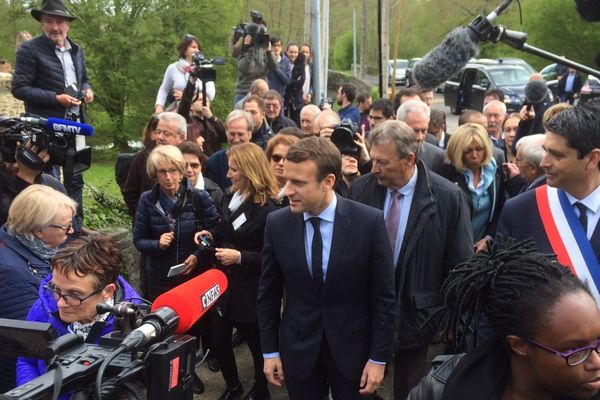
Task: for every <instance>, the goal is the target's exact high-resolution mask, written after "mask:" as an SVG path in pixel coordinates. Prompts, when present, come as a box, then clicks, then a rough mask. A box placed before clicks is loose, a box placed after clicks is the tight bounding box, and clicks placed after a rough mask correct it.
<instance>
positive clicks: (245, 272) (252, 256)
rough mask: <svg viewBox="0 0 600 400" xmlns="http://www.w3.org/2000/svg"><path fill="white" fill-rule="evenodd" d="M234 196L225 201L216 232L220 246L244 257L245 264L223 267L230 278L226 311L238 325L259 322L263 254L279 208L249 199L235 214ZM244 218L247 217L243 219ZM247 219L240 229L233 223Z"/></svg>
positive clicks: (269, 203)
mask: <svg viewBox="0 0 600 400" xmlns="http://www.w3.org/2000/svg"><path fill="white" fill-rule="evenodd" d="M232 196H233V195H232V194H231V193H230V194H228V195H226V196H225V197H224V198H223V204H222V206H221V214H222V216H223V219H222V220H221V223H220V224H219V227H218V229H217V230H216V232H215V241H216V243H217V247H224V248H233V249H236V250H238V251H239V252H240V253H241V255H242V259H241V264H239V265H238V264H235V265H231V266H220V267H219V269H221V270H222V271H223V272H225V274H226V275H227V281H228V289H227V292H228V295H227V302H226V304H225V307H223V309H224V310H223V311H224V312H225V314H226V315H227V317H228V318H229V319H231V320H232V321H235V322H256V321H257V314H256V299H257V297H258V281H259V279H260V269H261V251H262V248H263V242H264V232H265V224H266V223H267V215H268V214H269V213H270V212H271V211H274V210H276V209H277V208H278V206H277V204H275V202H274V201H273V200H269V201H267V203H266V204H265V205H262V206H261V205H259V204H256V203H254V202H253V201H251V199H247V200H246V201H245V202H244V203H243V204H242V205H240V207H239V208H238V209H237V210H235V212H233V213H232V212H231V211H229V203H230V202H231V198H232ZM242 215H243V216H242ZM238 218H242V219H244V218H245V220H246V221H245V222H244V223H243V224H241V225H240V226H239V227H238V229H235V228H234V227H233V223H234V222H235V221H236V220H238V221H241V219H238Z"/></svg>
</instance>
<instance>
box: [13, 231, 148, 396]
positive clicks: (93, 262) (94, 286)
mask: <svg viewBox="0 0 600 400" xmlns="http://www.w3.org/2000/svg"><path fill="white" fill-rule="evenodd" d="M122 262H123V253H122V252H121V250H120V249H119V247H118V246H117V245H116V243H115V242H114V240H113V239H112V238H111V237H110V236H107V235H101V234H94V235H90V236H85V237H81V238H78V239H75V240H73V241H71V242H70V243H69V244H68V245H66V246H65V247H64V248H63V249H61V250H60V251H59V252H58V253H57V254H56V255H55V256H54V258H53V259H52V273H51V274H50V275H48V276H47V277H46V279H44V280H43V281H42V282H41V284H40V287H39V297H38V300H37V301H36V302H35V303H34V304H33V306H32V307H31V309H30V310H29V314H28V315H27V320H28V321H36V322H48V323H50V324H51V325H52V327H53V328H54V330H55V331H56V333H57V334H58V335H59V336H62V335H66V334H69V333H75V334H78V335H80V336H82V337H83V339H84V340H85V342H86V343H97V342H98V340H99V338H100V337H102V336H103V335H106V334H108V333H110V332H112V331H113V329H114V322H115V317H114V316H113V315H111V314H110V313H105V314H98V313H97V311H96V305H97V304H98V303H100V302H103V303H106V304H108V305H111V306H112V305H115V304H117V303H119V302H121V301H124V300H131V301H133V302H135V303H137V302H139V295H138V294H137V293H136V291H135V290H134V289H133V287H131V285H129V283H127V281H125V279H123V277H121V276H120V275H119V272H120V271H121V265H122ZM45 371H46V363H45V362H44V361H43V360H38V359H32V358H19V360H18V361H17V385H23V384H25V383H27V382H29V381H30V380H32V379H34V378H36V377H38V376H40V375H42V374H43V373H44V372H45Z"/></svg>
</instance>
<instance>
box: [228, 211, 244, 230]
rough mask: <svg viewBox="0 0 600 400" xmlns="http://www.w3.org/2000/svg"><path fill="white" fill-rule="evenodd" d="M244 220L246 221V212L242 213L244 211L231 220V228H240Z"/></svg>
mask: <svg viewBox="0 0 600 400" xmlns="http://www.w3.org/2000/svg"><path fill="white" fill-rule="evenodd" d="M246 221H247V219H246V214H244V213H242V214H240V216H239V217H237V218H236V219H235V221H233V222H232V223H231V225H232V226H233V230H235V231H237V230H238V229H239V228H240V226H242V225H244V222H246Z"/></svg>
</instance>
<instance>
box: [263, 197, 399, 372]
mask: <svg viewBox="0 0 600 400" xmlns="http://www.w3.org/2000/svg"><path fill="white" fill-rule="evenodd" d="M304 225H305V224H304V219H303V216H302V214H293V213H292V212H291V211H290V208H289V207H286V208H283V209H281V210H277V211H275V212H272V213H271V214H269V216H268V217H267V225H266V229H265V243H264V247H263V254H262V275H261V279H260V286H259V293H258V318H259V327H260V339H261V348H262V351H263V353H266V354H268V353H275V352H280V354H281V358H282V362H283V368H284V369H285V373H286V374H288V375H290V376H293V377H294V378H296V379H300V380H303V379H306V378H307V377H308V376H309V374H311V372H312V370H313V368H314V367H315V364H316V362H317V358H318V355H319V349H320V347H321V341H322V339H323V337H326V338H327V342H328V343H329V347H330V349H331V352H332V355H333V359H334V360H335V361H336V363H337V367H338V368H339V369H340V371H341V372H342V374H344V376H345V377H346V379H348V380H353V381H354V380H359V379H360V376H361V373H362V370H363V368H364V366H365V364H366V362H367V361H368V359H373V360H376V361H382V362H385V361H387V360H388V359H389V356H390V352H391V346H392V339H393V329H394V315H393V310H394V301H395V294H394V278H393V276H394V275H393V274H394V272H393V267H392V254H391V249H390V246H389V245H387V243H388V238H387V233H386V230H385V225H384V221H383V213H382V212H381V211H379V210H377V209H375V208H372V207H369V206H365V205H363V204H360V203H357V202H354V201H352V200H348V199H344V198H342V197H340V196H338V197H337V207H336V214H335V223H334V227H333V239H332V245H331V253H330V256H329V263H328V266H327V268H328V269H327V276H326V278H325V286H324V289H323V293H322V295H321V296H319V294H318V291H317V289H316V287H315V285H314V283H313V280H312V276H311V274H310V272H309V268H308V263H307V260H306V254H305V251H304ZM284 290H285V294H286V301H285V308H284V311H283V317H281V313H280V311H281V300H282V297H283V293H284ZM280 335H281V336H280Z"/></svg>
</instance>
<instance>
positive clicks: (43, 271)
mask: <svg viewBox="0 0 600 400" xmlns="http://www.w3.org/2000/svg"><path fill="white" fill-rule="evenodd" d="M76 207H77V204H76V203H75V202H74V201H73V200H71V199H70V198H69V197H68V196H66V195H65V194H63V193H61V192H59V191H57V190H54V189H52V188H50V187H48V186H44V185H31V186H29V187H27V188H26V189H25V190H23V191H22V192H21V193H19V194H18V195H17V196H16V197H15V199H14V200H13V202H12V204H11V206H10V208H9V211H8V220H7V221H6V224H5V225H4V226H2V228H0V282H2V290H0V318H13V319H20V320H24V319H25V318H26V317H27V311H28V310H29V307H31V305H32V304H33V303H35V301H36V300H37V299H38V288H39V286H40V282H41V281H42V279H44V278H45V277H46V276H47V275H48V274H49V273H50V271H51V267H50V261H51V260H52V257H54V255H55V254H56V253H57V251H58V250H59V248H60V246H61V245H62V244H63V243H64V242H65V241H66V240H67V237H68V235H69V234H70V233H73V228H72V227H71V223H72V221H73V215H75V210H76ZM15 363H16V359H15V358H4V357H0V393H4V392H6V391H8V390H10V389H12V388H14V387H15Z"/></svg>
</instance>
